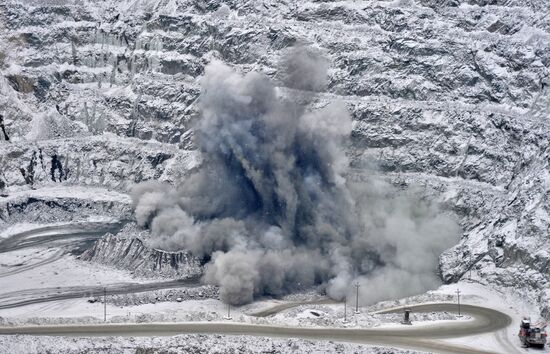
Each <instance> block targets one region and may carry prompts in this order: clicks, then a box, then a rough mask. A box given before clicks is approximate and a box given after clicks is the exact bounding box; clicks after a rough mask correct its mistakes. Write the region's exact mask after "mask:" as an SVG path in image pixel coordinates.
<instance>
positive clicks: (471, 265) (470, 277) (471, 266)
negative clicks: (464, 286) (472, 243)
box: [468, 251, 474, 280]
mask: <svg viewBox="0 0 550 354" xmlns="http://www.w3.org/2000/svg"><path fill="white" fill-rule="evenodd" d="M473 267H474V265H473V264H472V251H470V276H469V277H468V278H469V279H470V280H472V268H473Z"/></svg>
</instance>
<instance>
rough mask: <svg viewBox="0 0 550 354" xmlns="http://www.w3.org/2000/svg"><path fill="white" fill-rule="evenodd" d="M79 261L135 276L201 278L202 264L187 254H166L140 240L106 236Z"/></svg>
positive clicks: (183, 252)
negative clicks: (113, 268) (109, 267)
mask: <svg viewBox="0 0 550 354" xmlns="http://www.w3.org/2000/svg"><path fill="white" fill-rule="evenodd" d="M80 259H82V260H84V261H92V262H97V263H101V264H105V265H111V266H115V267H117V268H121V269H128V270H131V271H132V272H133V274H134V275H136V276H142V277H154V278H156V277H159V276H161V277H167V278H176V277H177V278H195V277H199V276H200V275H201V274H202V267H201V264H200V261H199V260H198V259H197V258H195V257H193V256H191V255H190V254H189V253H188V252H185V251H182V252H164V251H159V250H155V249H151V248H148V247H147V246H145V245H144V244H143V241H141V240H140V239H139V238H124V237H117V236H115V235H110V234H109V235H106V236H104V237H103V238H101V239H100V240H98V241H96V243H95V244H94V246H93V247H91V248H90V249H88V250H86V251H85V252H84V253H83V254H82V255H80Z"/></svg>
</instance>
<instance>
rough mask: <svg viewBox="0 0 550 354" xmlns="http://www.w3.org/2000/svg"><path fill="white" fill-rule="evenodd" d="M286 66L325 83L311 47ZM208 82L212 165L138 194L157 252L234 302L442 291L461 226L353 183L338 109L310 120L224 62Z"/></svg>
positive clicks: (401, 197) (377, 185)
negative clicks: (176, 257) (173, 257)
mask: <svg viewBox="0 0 550 354" xmlns="http://www.w3.org/2000/svg"><path fill="white" fill-rule="evenodd" d="M282 62H283V66H284V67H286V68H287V70H286V71H284V74H285V75H286V76H285V80H284V81H285V82H286V83H288V84H289V85H291V86H292V85H293V86H294V87H297V88H302V89H308V90H317V89H319V88H320V87H321V86H322V85H324V83H325V82H326V70H327V67H328V66H327V65H326V61H325V60H324V59H320V58H319V57H318V56H316V55H312V54H311V53H310V52H308V51H307V50H305V49H299V50H297V51H294V52H293V53H291V54H290V55H289V56H288V57H286V58H285V59H284V60H283V61H282ZM201 85H202V93H201V97H200V109H201V112H202V115H201V119H200V121H199V122H198V124H197V125H196V127H195V133H196V140H197V145H198V147H199V148H200V150H201V152H202V153H203V156H204V161H205V162H204V165H203V166H202V167H201V169H200V170H199V171H198V172H196V173H195V174H193V175H192V176H190V177H189V178H187V179H186V180H185V181H183V182H182V183H181V185H179V186H177V187H170V186H167V185H163V184H159V183H146V184H143V185H139V186H137V187H136V188H135V190H134V193H133V197H134V204H135V207H136V219H137V221H138V223H139V224H140V225H142V226H148V227H150V228H151V231H152V235H153V238H152V243H153V246H154V247H158V248H162V249H165V250H179V249H187V250H189V251H191V252H192V253H193V254H194V255H196V256H198V257H201V259H203V260H204V262H205V263H206V272H205V275H204V279H203V280H204V281H205V282H207V283H209V284H215V285H218V286H220V294H221V297H222V299H223V300H224V301H226V302H229V303H231V304H236V305H238V304H244V303H247V302H250V301H252V300H253V299H254V298H255V297H257V296H262V295H271V296H280V295H284V294H287V293H290V292H293V291H297V290H300V289H306V288H308V287H312V286H320V287H321V288H324V289H325V290H326V292H327V294H329V295H330V296H331V297H333V298H335V299H343V298H344V297H345V296H346V295H347V292H348V291H349V290H350V287H351V286H352V284H353V282H355V281H360V282H362V283H364V284H365V289H369V288H370V289H372V291H373V292H372V293H369V292H367V291H364V294H365V297H364V299H363V301H365V302H367V301H369V302H371V301H375V300H378V299H382V298H385V297H395V296H403V295H408V294H410V293H414V292H421V291H424V290H426V289H428V288H430V287H432V286H434V285H436V284H437V283H438V276H437V269H436V267H437V259H438V256H439V254H440V253H441V252H442V251H443V250H445V249H446V248H448V247H450V246H451V245H453V244H454V241H455V240H456V237H457V234H458V228H457V226H456V224H455V223H454V222H453V221H452V220H451V219H449V218H447V217H445V216H444V215H443V214H441V213H440V212H439V211H438V210H437V208H436V207H435V206H433V205H431V204H430V203H429V202H426V201H422V199H421V198H420V197H418V196H415V193H412V192H410V191H398V190H396V189H395V188H394V187H392V186H390V185H389V184H386V183H384V182H382V181H379V180H372V181H371V182H369V183H363V184H352V183H350V182H348V181H346V178H345V174H344V173H345V171H346V169H347V168H348V165H349V161H348V158H347V157H346V154H345V150H344V146H345V142H346V140H347V139H349V135H350V133H351V130H352V121H351V117H350V115H349V113H348V112H347V110H346V107H345V106H344V105H343V104H342V103H339V102H335V103H331V104H328V105H327V106H326V107H324V108H322V109H319V110H316V111H313V112H311V111H306V110H305V109H304V108H303V107H300V106H299V105H297V104H293V103H292V102H290V101H289V100H285V99H282V98H280V97H279V95H278V94H277V89H276V88H275V86H274V85H273V83H272V82H271V81H270V79H268V78H267V77H266V76H264V75H261V74H259V73H255V72H251V73H248V74H245V75H241V74H239V73H237V72H235V71H234V70H233V69H231V68H230V67H228V66H226V65H224V64H223V63H221V62H217V61H215V62H212V63H211V64H209V65H208V66H207V67H206V69H205V75H204V77H203V79H202V82H201ZM369 294H371V295H369Z"/></svg>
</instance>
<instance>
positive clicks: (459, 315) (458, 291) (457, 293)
mask: <svg viewBox="0 0 550 354" xmlns="http://www.w3.org/2000/svg"><path fill="white" fill-rule="evenodd" d="M456 296H457V301H458V317H462V315H461V314H460V290H459V289H456Z"/></svg>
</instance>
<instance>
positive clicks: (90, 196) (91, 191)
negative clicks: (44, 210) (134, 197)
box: [0, 185, 131, 205]
mask: <svg viewBox="0 0 550 354" xmlns="http://www.w3.org/2000/svg"><path fill="white" fill-rule="evenodd" d="M31 197H32V198H39V199H48V200H56V199H82V200H87V201H91V202H117V203H123V204H130V203H131V199H130V197H129V196H128V195H127V194H124V193H120V192H117V191H114V190H109V189H106V188H101V187H89V186H59V185H54V186H48V187H42V188H38V189H32V190H29V189H19V188H18V190H15V191H13V192H9V193H7V195H5V196H3V197H0V205H2V204H4V205H5V204H7V203H10V202H11V203H14V202H17V201H22V200H26V199H28V198H31Z"/></svg>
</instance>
